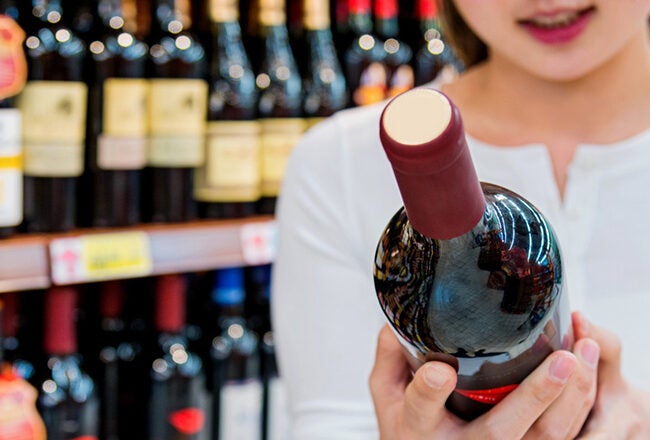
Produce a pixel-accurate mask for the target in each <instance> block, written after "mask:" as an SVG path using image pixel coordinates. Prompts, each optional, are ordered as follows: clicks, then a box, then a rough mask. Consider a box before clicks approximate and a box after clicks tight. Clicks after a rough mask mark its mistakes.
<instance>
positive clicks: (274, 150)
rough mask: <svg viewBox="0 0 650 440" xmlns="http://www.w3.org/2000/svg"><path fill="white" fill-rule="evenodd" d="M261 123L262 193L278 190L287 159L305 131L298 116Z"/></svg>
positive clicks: (302, 121) (276, 192) (268, 193)
mask: <svg viewBox="0 0 650 440" xmlns="http://www.w3.org/2000/svg"><path fill="white" fill-rule="evenodd" d="M261 124H262V136H261V137H262V194H263V195H264V196H270V197H274V196H277V195H278V193H279V192H280V186H281V184H282V179H283V177H284V170H285V168H286V164H287V160H288V158H289V155H290V154H291V151H293V147H295V145H296V144H297V143H298V141H299V140H300V138H301V137H302V134H303V133H304V131H305V121H304V120H303V119H300V118H286V119H264V120H262V121H261Z"/></svg>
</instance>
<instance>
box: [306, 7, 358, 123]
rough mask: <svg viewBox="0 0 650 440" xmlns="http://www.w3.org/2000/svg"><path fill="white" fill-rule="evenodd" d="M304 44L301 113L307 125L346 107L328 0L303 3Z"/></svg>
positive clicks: (345, 91)
mask: <svg viewBox="0 0 650 440" xmlns="http://www.w3.org/2000/svg"><path fill="white" fill-rule="evenodd" d="M303 13H304V15H303V26H304V29H305V41H306V43H307V45H306V48H307V53H306V54H305V55H306V65H307V69H306V75H305V82H304V94H305V97H304V101H303V112H304V116H305V117H306V120H307V126H308V127H309V126H311V125H314V124H315V123H317V122H318V121H320V120H321V119H322V118H325V117H327V116H331V115H333V114H334V113H335V112H337V111H338V110H341V109H343V108H345V107H346V105H347V98H348V95H347V89H346V82H345V76H344V75H343V70H342V69H341V65H340V63H339V59H338V56H337V54H336V47H335V46H334V40H333V38H332V30H331V27H330V3H329V1H328V0H303Z"/></svg>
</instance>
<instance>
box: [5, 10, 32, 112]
mask: <svg viewBox="0 0 650 440" xmlns="http://www.w3.org/2000/svg"><path fill="white" fill-rule="evenodd" d="M24 39H25V32H23V30H22V29H21V27H20V26H19V25H18V24H17V23H16V22H15V21H14V20H13V19H12V18H11V17H7V16H5V15H0V100H2V99H5V98H7V97H9V96H14V95H16V94H18V93H19V92H20V91H21V90H22V89H23V87H24V86H25V81H26V80H27V61H26V60H25V52H24V51H23V41H24Z"/></svg>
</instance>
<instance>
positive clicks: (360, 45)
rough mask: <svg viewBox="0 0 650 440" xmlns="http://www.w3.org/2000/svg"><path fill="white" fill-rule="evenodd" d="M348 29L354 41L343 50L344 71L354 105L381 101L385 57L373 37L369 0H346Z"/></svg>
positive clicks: (384, 78) (384, 92) (384, 82)
mask: <svg viewBox="0 0 650 440" xmlns="http://www.w3.org/2000/svg"><path fill="white" fill-rule="evenodd" d="M348 5H349V15H348V17H349V28H350V32H351V34H352V35H354V39H353V41H352V44H351V45H350V47H348V48H347V50H346V51H345V55H344V59H345V72H346V77H347V81H348V88H349V91H350V98H349V103H350V104H351V105H355V106H362V105H368V104H373V103H376V102H379V101H382V100H383V99H384V97H385V95H386V67H385V66H384V64H383V61H384V57H385V56H386V54H385V52H384V51H383V49H382V47H381V44H380V42H378V41H377V39H376V37H375V36H373V34H372V31H373V23H372V15H371V13H370V12H371V11H370V0H349V3H348Z"/></svg>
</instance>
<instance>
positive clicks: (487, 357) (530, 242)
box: [374, 88, 573, 419]
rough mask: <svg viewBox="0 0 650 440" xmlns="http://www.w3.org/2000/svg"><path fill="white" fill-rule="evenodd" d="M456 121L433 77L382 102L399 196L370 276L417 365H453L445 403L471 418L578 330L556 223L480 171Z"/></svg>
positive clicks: (384, 137)
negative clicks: (454, 378) (431, 85)
mask: <svg viewBox="0 0 650 440" xmlns="http://www.w3.org/2000/svg"><path fill="white" fill-rule="evenodd" d="M463 130H464V129H463V125H462V121H461V117H460V113H459V112H458V109H457V108H456V107H455V106H454V105H453V104H452V103H451V101H449V99H448V98H447V97H446V96H445V95H443V94H441V93H440V92H437V91H435V90H432V89H426V88H421V89H415V90H413V91H411V92H408V93H404V94H402V95H400V96H399V97H397V98H395V99H393V100H392V101H391V102H390V103H389V104H388V105H387V106H386V108H385V109H384V112H383V114H382V117H381V124H380V138H381V141H382V144H383V146H384V149H385V152H386V155H387V156H388V159H389V161H390V162H391V164H392V166H393V171H394V173H395V177H396V179H397V183H398V186H399V189H400V192H401V195H402V199H403V201H404V208H402V209H400V210H399V211H398V212H397V213H396V214H395V216H394V217H393V218H392V219H391V220H390V222H389V223H388V226H387V227H386V229H385V231H384V233H383V235H382V236H381V238H380V240H379V244H378V246H377V251H376V255H375V267H374V282H375V289H376V291H377V297H378V300H379V304H380V305H381V308H382V310H383V311H384V313H385V315H386V317H387V318H388V321H389V322H390V324H391V325H392V326H393V328H394V330H395V332H396V333H397V334H398V336H399V339H400V341H401V342H402V344H403V345H404V347H405V348H406V351H407V352H408V353H409V355H410V356H409V359H410V360H411V363H412V366H413V367H414V368H417V367H418V366H420V365H421V364H422V363H423V362H425V361H429V360H439V361H443V362H448V363H449V364H450V365H452V366H453V367H455V368H456V370H457V372H458V383H457V386H456V390H455V392H454V393H453V394H452V395H451V396H450V398H449V400H448V401H447V406H448V407H449V408H450V409H451V410H452V411H453V412H455V413H456V414H458V415H459V416H461V417H463V418H466V419H471V418H473V417H476V416H477V415H479V414H481V413H483V412H485V411H487V410H489V408H490V407H491V406H492V405H493V404H495V403H497V402H498V401H499V400H501V399H502V398H503V397H505V395H507V393H508V392H510V391H511V390H512V389H514V388H516V386H517V384H519V383H520V382H521V381H522V380H523V379H524V378H525V377H526V376H527V375H528V374H529V373H530V372H531V371H532V370H533V369H535V367H536V366H537V365H538V364H539V363H540V362H541V361H542V360H543V359H544V358H545V357H546V356H547V355H548V354H549V353H551V352H552V351H553V350H557V349H567V348H570V347H571V345H572V339H573V337H572V332H571V320H570V316H569V309H568V307H567V306H568V304H567V298H566V294H565V293H564V277H563V268H562V260H561V255H560V249H559V246H558V242H557V239H556V236H555V234H554V232H553V230H552V228H551V226H550V225H549V223H548V222H547V220H546V219H545V218H544V217H543V215H542V214H541V213H540V212H539V211H538V210H537V209H536V208H535V207H534V206H533V205H532V204H531V203H530V202H528V201H527V200H525V199H524V198H522V197H520V196H518V195H517V194H515V193H513V192H512V191H509V190H507V189H505V188H502V187H499V186H497V185H493V184H489V183H479V180H478V178H477V175H476V171H475V169H474V165H473V163H472V161H471V156H470V152H469V149H468V147H467V143H466V140H465V135H464V131H463Z"/></svg>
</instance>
